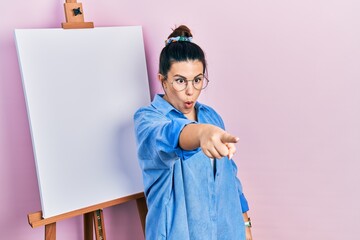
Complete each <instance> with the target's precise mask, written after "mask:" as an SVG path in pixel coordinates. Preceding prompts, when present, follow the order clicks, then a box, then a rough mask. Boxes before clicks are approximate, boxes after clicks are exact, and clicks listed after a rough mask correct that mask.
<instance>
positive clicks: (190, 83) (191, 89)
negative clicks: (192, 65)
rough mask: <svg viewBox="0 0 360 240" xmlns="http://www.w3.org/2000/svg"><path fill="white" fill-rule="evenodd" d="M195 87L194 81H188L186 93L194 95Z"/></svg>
mask: <svg viewBox="0 0 360 240" xmlns="http://www.w3.org/2000/svg"><path fill="white" fill-rule="evenodd" d="M194 91H195V89H194V85H193V84H192V82H190V81H189V82H188V84H187V86H186V89H185V93H186V95H189V96H191V95H193V93H194Z"/></svg>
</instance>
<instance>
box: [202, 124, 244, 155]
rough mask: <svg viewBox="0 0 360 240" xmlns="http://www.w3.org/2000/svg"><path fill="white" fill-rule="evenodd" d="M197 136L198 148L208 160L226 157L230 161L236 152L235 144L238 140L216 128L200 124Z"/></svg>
mask: <svg viewBox="0 0 360 240" xmlns="http://www.w3.org/2000/svg"><path fill="white" fill-rule="evenodd" d="M199 136H200V138H199V140H200V147H201V149H202V150H203V152H204V154H205V155H206V156H208V157H209V158H222V157H225V156H228V157H229V159H231V158H232V157H233V155H234V154H235V152H236V147H235V143H237V142H238V141H239V138H238V137H235V136H233V135H231V134H229V133H228V132H226V131H224V130H223V129H221V128H219V127H217V126H214V125H211V124H202V128H201V131H200V135H199Z"/></svg>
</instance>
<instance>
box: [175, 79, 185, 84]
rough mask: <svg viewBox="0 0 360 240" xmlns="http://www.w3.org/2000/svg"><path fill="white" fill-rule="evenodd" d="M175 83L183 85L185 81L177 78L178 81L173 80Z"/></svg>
mask: <svg viewBox="0 0 360 240" xmlns="http://www.w3.org/2000/svg"><path fill="white" fill-rule="evenodd" d="M175 82H176V83H177V84H185V79H182V78H178V79H175Z"/></svg>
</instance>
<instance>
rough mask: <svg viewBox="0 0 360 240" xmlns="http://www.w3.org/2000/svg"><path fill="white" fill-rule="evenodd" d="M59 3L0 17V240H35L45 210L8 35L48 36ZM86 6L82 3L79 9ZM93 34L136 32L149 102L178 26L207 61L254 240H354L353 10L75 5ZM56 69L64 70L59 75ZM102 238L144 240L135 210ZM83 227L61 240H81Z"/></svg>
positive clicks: (312, 5) (281, 4)
mask: <svg viewBox="0 0 360 240" xmlns="http://www.w3.org/2000/svg"><path fill="white" fill-rule="evenodd" d="M63 2H64V1H60V0H59V1H45V0H37V1H16V0H15V1H7V2H6V3H3V4H2V7H3V9H7V11H3V12H2V14H1V16H0V163H1V168H0V213H1V214H2V217H1V220H0V231H1V233H2V236H1V239H17V240H21V239H41V238H43V228H36V229H31V228H30V227H29V226H28V224H27V220H26V215H27V214H28V213H30V212H34V211H37V210H39V209H40V200H39V192H38V188H37V180H36V174H35V168H34V160H33V155H32V147H31V139H30V135H29V126H28V122H27V116H26V110H25V102H24V97H23V93H22V86H21V78H20V73H19V67H18V62H17V56H16V50H15V44H14V37H13V31H14V29H15V28H54V27H59V26H60V23H61V22H62V21H64V13H63V10H62V3H63ZM78 2H81V1H78ZM82 3H83V5H84V9H85V19H86V20H88V21H94V23H95V25H96V26H98V27H100V26H123V25H142V26H143V31H144V38H145V39H144V41H145V48H146V54H147V61H148V70H149V77H150V81H151V85H152V94H154V93H156V92H158V91H159V85H158V84H157V82H156V80H155V79H156V72H157V60H158V54H159V51H160V50H161V48H162V47H163V41H164V40H165V37H166V36H167V34H168V33H169V30H170V28H172V27H173V26H174V25H175V24H181V23H185V24H188V25H189V26H190V27H191V28H192V29H193V33H194V35H195V41H196V42H197V43H199V44H200V45H201V46H202V47H203V48H204V50H205V51H206V53H207V56H208V62H209V74H210V81H211V83H210V86H209V88H208V89H207V90H206V91H205V92H204V93H203V95H202V97H201V101H202V102H206V103H208V104H209V105H212V106H213V107H215V108H216V109H217V110H218V111H219V112H220V113H221V114H222V116H223V118H224V120H225V122H226V123H227V128H228V130H229V131H231V132H232V133H234V134H236V135H238V136H239V137H240V139H241V140H240V143H239V144H238V149H239V151H238V153H237V163H238V166H239V174H240V176H241V178H242V181H243V185H244V189H245V191H246V193H247V197H248V200H249V201H250V206H251V209H252V210H251V212H250V216H251V217H252V219H253V222H254V225H255V227H254V228H253V234H254V238H255V239H267V240H272V239H274V240H275V239H286V240H288V239H291V240H304V239H326V240H332V239H334V240H335V239H339V238H344V239H356V237H357V236H359V235H360V228H359V226H360V205H359V204H358V203H359V202H360V188H359V187H358V186H357V185H358V183H359V182H360V174H359V173H358V172H359V169H360V163H359V160H360V154H359V147H360V124H359V122H360V106H359V105H360V104H359V103H360V94H359V89H360V83H359V82H360V81H359V79H360V67H359V65H360V44H359V43H360V14H359V12H360V2H359V1H355V0H332V1H329V0H312V1H309V0H305V1H288V0H274V1H263V0H254V1H244V0H239V1H235V0H233V1H229V0H225V1H222V2H216V1H213V2H211V1H204V0H201V1H190V0H183V1H136V0H131V1H115V0H109V1H86V0H84V1H82ZM59 67H60V66H59ZM105 218H106V220H105V221H106V226H107V235H108V238H109V239H119V240H125V239H142V235H141V228H140V223H139V220H138V218H137V211H136V206H135V204H134V203H127V204H124V205H122V206H117V207H113V208H109V209H106V210H105ZM81 222H82V220H81V218H75V219H71V220H65V221H62V222H60V223H59V224H58V239H82V229H81Z"/></svg>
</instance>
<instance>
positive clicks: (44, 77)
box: [15, 26, 150, 218]
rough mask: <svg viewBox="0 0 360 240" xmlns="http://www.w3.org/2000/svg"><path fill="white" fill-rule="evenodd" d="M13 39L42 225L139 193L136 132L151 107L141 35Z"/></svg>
mask: <svg viewBox="0 0 360 240" xmlns="http://www.w3.org/2000/svg"><path fill="white" fill-rule="evenodd" d="M15 38H16V43H17V50H18V57H19V63H20V69H21V72H22V79H23V87H24V93H25V99H26V104H27V110H28V117H29V122H30V130H31V135H32V141H33V149H34V158H35V162H36V170H37V176H38V182H39V189H40V196H41V205H42V211H43V217H44V218H48V217H51V216H56V215H59V214H62V213H66V212H70V211H73V210H77V209H81V208H84V207H88V206H91V205H95V204H99V203H102V202H106V201H109V200H114V199H117V198H121V197H124V196H128V195H132V194H135V193H139V192H142V191H143V185H142V176H141V171H140V168H139V165H138V160H137V157H136V144H135V134H134V128H133V114H134V112H135V111H136V109H138V108H139V107H140V106H144V105H148V104H149V102H150V92H149V84H148V77H147V70H146V62H145V51H144V44H143V37H142V29H141V27H139V26H135V27H108V28H94V29H76V30H64V29H22V30H15Z"/></svg>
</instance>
